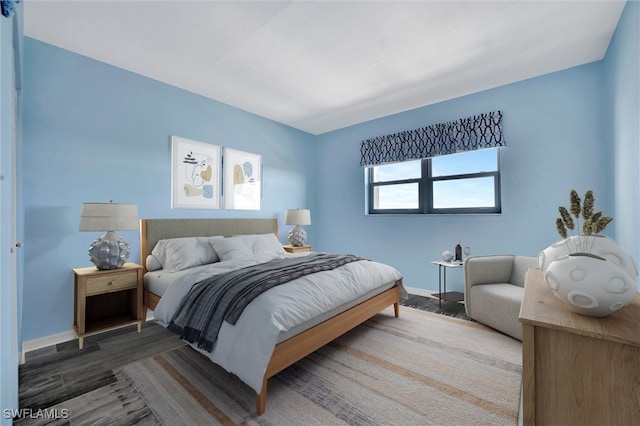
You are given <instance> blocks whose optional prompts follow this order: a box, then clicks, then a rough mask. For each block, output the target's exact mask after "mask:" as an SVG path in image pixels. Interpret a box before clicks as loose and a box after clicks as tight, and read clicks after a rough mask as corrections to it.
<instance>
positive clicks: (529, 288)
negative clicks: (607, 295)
mask: <svg viewBox="0 0 640 426" xmlns="http://www.w3.org/2000/svg"><path fill="white" fill-rule="evenodd" d="M520 322H521V323H522V386H523V389H522V392H523V394H522V404H523V407H522V410H523V411H522V414H523V424H524V425H525V426H526V425H598V426H601V425H637V424H639V422H640V295H636V297H635V299H634V300H633V302H632V303H631V304H630V305H628V306H625V307H624V308H622V309H621V310H619V311H617V312H614V313H613V314H611V315H609V316H607V317H604V318H592V317H588V316H584V315H580V314H576V313H574V312H572V311H571V310H569V308H568V307H567V306H566V305H565V304H564V303H563V302H562V301H560V299H558V298H557V297H555V295H554V294H553V292H552V291H551V289H549V288H548V287H547V284H546V282H545V280H544V277H543V275H542V271H539V270H537V269H531V270H529V272H528V276H527V280H526V284H525V290H524V296H523V300H522V307H521V309H520Z"/></svg>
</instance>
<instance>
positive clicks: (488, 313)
mask: <svg viewBox="0 0 640 426" xmlns="http://www.w3.org/2000/svg"><path fill="white" fill-rule="evenodd" d="M537 266H538V262H537V258H535V257H528V256H514V255H497V256H473V257H470V258H468V259H467V260H466V261H465V262H464V267H463V269H464V300H465V310H466V312H467V315H468V316H469V317H470V318H473V319H474V320H476V321H478V322H480V323H482V324H485V325H488V326H489V327H491V328H494V329H496V330H499V331H501V332H503V333H505V334H508V335H509V336H511V337H514V338H516V339H518V340H522V326H521V324H520V320H519V316H520V305H521V304H522V296H523V294H524V281H525V274H526V273H527V270H528V269H530V268H537Z"/></svg>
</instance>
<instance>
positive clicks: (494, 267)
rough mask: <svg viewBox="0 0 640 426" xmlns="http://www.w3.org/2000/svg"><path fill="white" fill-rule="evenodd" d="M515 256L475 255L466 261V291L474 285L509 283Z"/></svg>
mask: <svg viewBox="0 0 640 426" xmlns="http://www.w3.org/2000/svg"><path fill="white" fill-rule="evenodd" d="M514 258H515V256H512V255H499V256H475V257H470V258H468V259H467V260H466V261H465V262H464V267H463V269H464V286H465V291H467V290H468V289H469V288H471V287H473V286H474V285H480V284H494V283H508V282H509V280H510V279H511V272H512V270H513V261H514Z"/></svg>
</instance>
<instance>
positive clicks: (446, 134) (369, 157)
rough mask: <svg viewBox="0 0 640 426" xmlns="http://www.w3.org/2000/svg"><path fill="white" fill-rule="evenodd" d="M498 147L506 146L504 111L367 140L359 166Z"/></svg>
mask: <svg viewBox="0 0 640 426" xmlns="http://www.w3.org/2000/svg"><path fill="white" fill-rule="evenodd" d="M498 146H506V143H505V140H504V138H503V136H502V111H494V112H488V113H484V114H480V115H474V116H473V117H468V118H461V119H459V120H456V121H451V122H448V123H440V124H433V125H431V126H427V127H422V128H420V129H416V130H407V131H404V132H399V133H395V134H393V135H387V136H378V137H375V138H372V139H367V140H364V141H362V143H361V144H360V165H362V166H373V165H376V164H384V163H394V162H398V161H406V160H416V159H420V158H428V157H435V156H438V155H446V154H454V153H456V152H461V151H473V150H475V149H482V148H494V147H498Z"/></svg>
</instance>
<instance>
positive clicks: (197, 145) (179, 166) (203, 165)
mask: <svg viewBox="0 0 640 426" xmlns="http://www.w3.org/2000/svg"><path fill="white" fill-rule="evenodd" d="M171 166H172V167H171V208H172V209H219V208H220V176H221V148H220V147H219V146H217V145H211V144H208V143H203V142H198V141H194V140H190V139H186V138H181V137H179V136H172V137H171Z"/></svg>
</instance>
